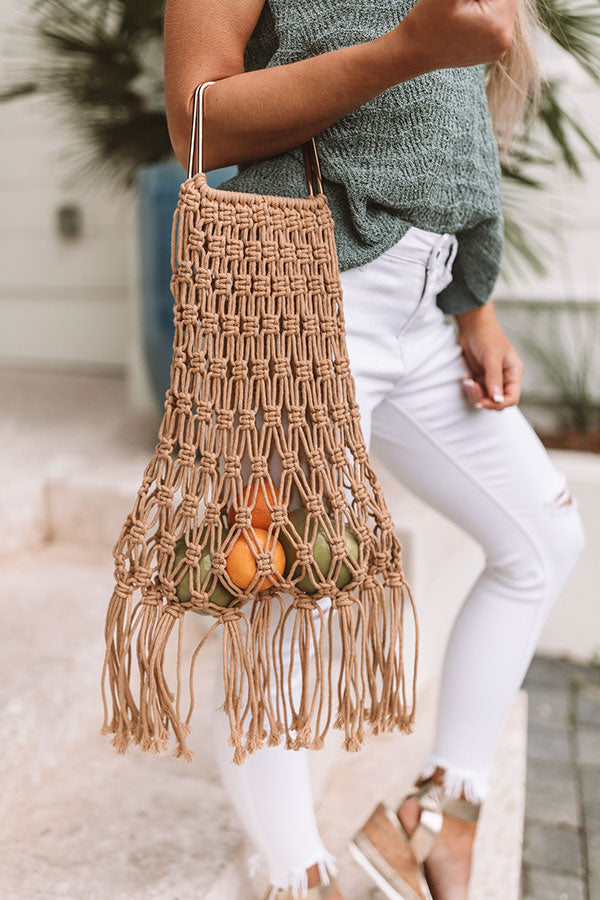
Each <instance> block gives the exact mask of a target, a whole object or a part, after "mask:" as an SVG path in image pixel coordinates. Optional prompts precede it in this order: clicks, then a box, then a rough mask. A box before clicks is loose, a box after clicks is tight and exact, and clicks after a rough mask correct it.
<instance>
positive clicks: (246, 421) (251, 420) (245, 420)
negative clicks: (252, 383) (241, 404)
mask: <svg viewBox="0 0 600 900" xmlns="http://www.w3.org/2000/svg"><path fill="white" fill-rule="evenodd" d="M255 426H256V415H255V413H254V411H253V410H251V409H243V410H242V411H241V413H240V414H239V419H238V428H240V430H243V431H250V430H251V429H253V428H255Z"/></svg>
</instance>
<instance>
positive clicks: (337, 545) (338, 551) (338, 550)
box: [329, 536, 348, 560]
mask: <svg viewBox="0 0 600 900" xmlns="http://www.w3.org/2000/svg"><path fill="white" fill-rule="evenodd" d="M329 546H330V548H331V556H332V558H333V559H334V560H338V559H345V558H346V557H347V556H348V546H347V544H346V540H345V538H343V537H338V536H336V537H334V538H333V539H331V540H330V541H329Z"/></svg>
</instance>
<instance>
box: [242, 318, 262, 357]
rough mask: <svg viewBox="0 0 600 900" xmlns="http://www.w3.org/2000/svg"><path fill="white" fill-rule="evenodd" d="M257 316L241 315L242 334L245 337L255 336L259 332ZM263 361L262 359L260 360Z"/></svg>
mask: <svg viewBox="0 0 600 900" xmlns="http://www.w3.org/2000/svg"><path fill="white" fill-rule="evenodd" d="M259 325H260V323H259V321H258V316H249V315H245V316H242V334H243V335H245V336H246V337H257V335H258V333H259ZM260 362H261V363H263V360H260Z"/></svg>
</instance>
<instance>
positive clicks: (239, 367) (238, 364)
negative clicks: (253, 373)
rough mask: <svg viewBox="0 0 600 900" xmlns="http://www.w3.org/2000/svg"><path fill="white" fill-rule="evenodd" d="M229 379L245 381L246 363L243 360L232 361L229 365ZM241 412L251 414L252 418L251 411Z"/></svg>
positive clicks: (246, 373)
mask: <svg viewBox="0 0 600 900" xmlns="http://www.w3.org/2000/svg"><path fill="white" fill-rule="evenodd" d="M231 377H232V378H234V379H235V380H236V381H246V379H247V378H248V363H247V362H246V360H245V359H234V361H233V363H232V365H231ZM243 412H247V413H252V415H253V416H254V413H253V412H252V410H249V409H248V410H244V411H243Z"/></svg>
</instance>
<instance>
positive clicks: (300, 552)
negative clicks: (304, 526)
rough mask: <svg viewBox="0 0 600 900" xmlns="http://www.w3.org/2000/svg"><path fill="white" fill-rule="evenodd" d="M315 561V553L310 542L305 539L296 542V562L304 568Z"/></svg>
mask: <svg viewBox="0 0 600 900" xmlns="http://www.w3.org/2000/svg"><path fill="white" fill-rule="evenodd" d="M312 562H313V554H312V549H311V547H310V545H309V544H307V543H306V542H305V541H301V542H300V543H299V544H296V563H297V564H298V566H300V567H301V568H303V569H306V568H308V567H309V566H310V565H312Z"/></svg>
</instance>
